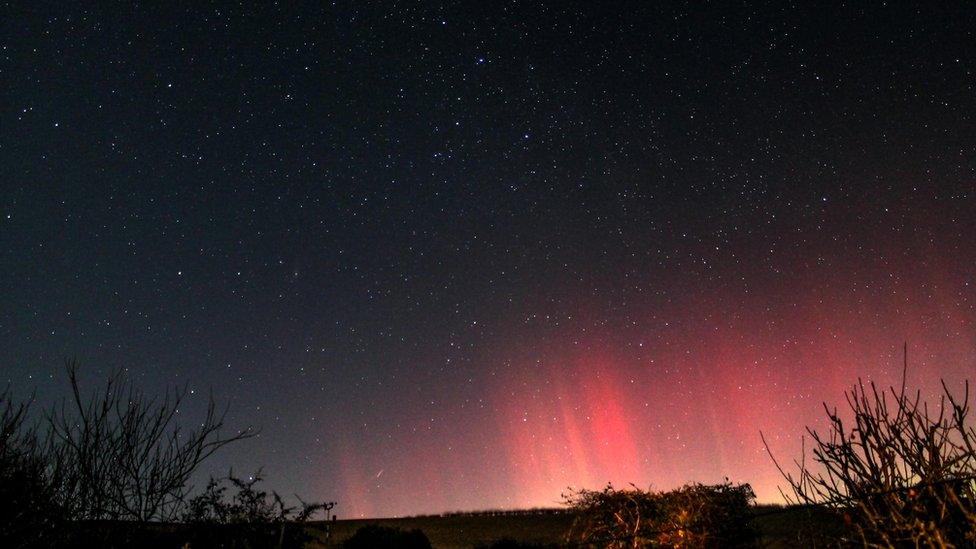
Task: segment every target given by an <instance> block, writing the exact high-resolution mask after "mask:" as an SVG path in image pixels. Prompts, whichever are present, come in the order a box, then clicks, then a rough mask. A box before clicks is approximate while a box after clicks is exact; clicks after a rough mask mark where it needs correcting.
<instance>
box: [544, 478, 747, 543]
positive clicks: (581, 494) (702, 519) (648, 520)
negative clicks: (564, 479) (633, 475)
mask: <svg viewBox="0 0 976 549" xmlns="http://www.w3.org/2000/svg"><path fill="white" fill-rule="evenodd" d="M563 497H564V499H565V502H566V504H567V505H569V506H570V507H571V508H572V509H573V510H574V511H576V513H577V518H576V520H575V521H574V522H573V526H572V528H571V530H570V532H569V534H568V535H567V541H568V542H570V543H575V544H584V545H590V546H594V547H612V548H623V547H750V546H754V545H755V544H756V543H757V533H756V531H755V530H754V529H753V528H752V526H751V519H752V503H753V502H754V501H755V498H756V496H755V494H754V493H753V491H752V488H751V487H750V486H749V485H748V484H739V485H733V484H732V483H730V482H726V483H724V484H717V485H711V486H709V485H702V484H689V485H686V486H684V487H682V488H679V489H677V490H672V491H670V492H652V491H644V490H641V489H639V488H637V487H635V486H632V487H631V489H626V490H617V489H615V488H614V487H613V486H612V485H610V484H608V485H607V486H606V488H604V489H603V490H602V491H593V490H579V491H576V492H571V493H570V494H568V495H564V496H563Z"/></svg>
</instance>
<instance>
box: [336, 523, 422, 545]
mask: <svg viewBox="0 0 976 549" xmlns="http://www.w3.org/2000/svg"><path fill="white" fill-rule="evenodd" d="M342 547H343V548H345V549H430V540H429V539H427V535H426V534H424V533H423V532H421V531H420V530H401V529H399V528H390V527H388V526H378V525H375V524H368V525H366V526H363V527H362V528H360V529H359V530H356V533H355V534H353V535H352V537H351V538H349V539H347V540H346V541H345V542H343V544H342Z"/></svg>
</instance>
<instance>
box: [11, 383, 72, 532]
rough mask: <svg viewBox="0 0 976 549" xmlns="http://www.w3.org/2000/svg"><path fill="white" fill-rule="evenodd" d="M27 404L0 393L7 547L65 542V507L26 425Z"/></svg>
mask: <svg viewBox="0 0 976 549" xmlns="http://www.w3.org/2000/svg"><path fill="white" fill-rule="evenodd" d="M28 407H29V406H28V404H26V403H22V404H17V405H15V404H14V403H13V402H12V401H11V399H10V393H9V390H8V391H4V392H3V393H2V394H0V539H2V540H4V544H5V545H6V546H8V547H43V546H47V547H53V546H57V545H59V544H60V543H62V542H63V539H62V538H63V535H64V531H63V519H64V518H65V516H64V512H63V509H62V508H61V506H60V505H59V502H58V498H57V497H56V494H55V492H54V488H53V486H52V484H51V482H50V481H49V477H48V474H47V467H46V465H47V464H46V463H45V460H44V459H43V457H42V455H41V448H40V447H39V441H38V438H37V434H36V432H35V431H34V430H33V429H31V428H29V427H28V426H27V425H26V424H25V419H26V415H27V411H28Z"/></svg>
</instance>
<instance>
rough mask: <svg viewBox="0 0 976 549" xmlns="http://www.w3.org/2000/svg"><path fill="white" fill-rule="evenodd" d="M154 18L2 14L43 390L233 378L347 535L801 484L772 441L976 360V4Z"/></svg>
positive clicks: (0, 308)
mask: <svg viewBox="0 0 976 549" xmlns="http://www.w3.org/2000/svg"><path fill="white" fill-rule="evenodd" d="M154 4H156V3H152V2H148V3H139V4H129V3H124V4H114V3H107V2H104V3H69V4H65V5H57V6H56V5H54V4H47V3H37V4H36V5H35V3H28V2H13V3H6V4H4V5H3V6H2V15H0V166H2V169H0V267H2V268H0V348H2V349H3V355H2V356H3V360H2V363H0V380H2V381H3V382H5V383H9V385H10V386H11V388H12V390H13V391H14V393H15V394H17V395H24V396H26V395H29V394H30V393H31V392H32V391H36V395H37V400H38V401H39V404H42V405H45V403H49V402H52V401H54V400H56V399H58V398H60V397H62V396H64V395H65V393H66V390H65V389H66V388H65V378H64V375H63V361H64V359H65V358H66V357H76V358H77V359H78V360H79V361H80V362H81V363H82V365H83V368H84V370H83V372H82V379H83V381H84V382H89V383H92V384H94V383H97V382H98V380H100V379H103V378H104V376H105V375H107V374H108V372H110V371H112V370H115V369H119V368H121V369H124V370H125V371H126V372H127V373H128V375H129V376H130V377H131V378H132V379H133V380H134V381H135V382H136V383H137V384H138V385H139V386H140V387H142V388H144V389H146V390H148V391H150V392H159V391H163V390H164V388H165V387H167V386H173V385H183V384H186V385H187V387H188V388H189V390H190V391H191V392H190V394H188V396H187V402H186V403H185V406H184V409H182V410H181V416H182V417H186V418H187V421H190V420H191V418H193V417H198V416H195V415H194V414H197V413H198V412H199V411H200V409H201V407H202V406H203V404H204V402H205V401H206V394H207V392H208V390H210V389H212V390H213V392H214V394H215V395H216V398H217V399H218V400H219V401H220V402H222V403H227V404H229V405H230V412H229V414H228V416H227V424H228V426H229V427H231V428H242V427H245V426H248V425H253V426H254V427H257V428H260V429H261V435H260V436H259V437H258V438H255V439H252V440H249V441H246V442H243V443H241V444H239V445H237V446H234V447H230V448H228V449H226V451H224V452H223V453H221V454H218V455H217V456H216V457H215V458H214V459H213V460H212V461H210V462H208V463H207V465H206V467H205V468H204V469H205V471H202V473H205V474H209V473H211V472H212V473H214V474H223V473H226V471H227V470H228V468H230V467H233V468H234V470H235V471H245V472H246V471H252V470H254V469H256V468H258V467H261V466H263V467H264V471H265V474H266V478H267V484H268V487H270V488H275V489H277V490H279V491H281V492H283V493H285V494H291V493H298V494H299V495H301V496H303V497H304V498H305V499H313V500H314V499H319V500H336V501H338V502H339V505H338V506H337V508H336V512H337V513H338V515H339V516H340V518H341V517H350V516H391V515H407V514H416V513H431V512H440V511H450V510H472V509H484V508H499V507H504V508H512V507H532V506H553V505H555V504H557V502H558V501H559V499H560V493H562V492H564V491H565V489H566V488H567V487H569V486H574V487H588V488H600V487H602V486H603V485H604V484H605V483H606V482H607V481H613V482H614V483H616V484H618V485H626V484H627V483H630V482H633V483H635V484H637V485H639V486H643V487H647V486H653V487H654V488H657V489H667V488H672V487H675V486H678V485H681V484H683V483H685V482H690V481H700V482H718V481H720V480H721V479H722V478H723V477H726V476H727V477H729V478H731V479H732V480H733V481H736V482H750V483H752V484H753V486H754V487H755V489H756V492H757V494H758V495H759V499H760V500H762V501H775V500H776V499H777V497H778V495H777V491H776V485H777V482H778V476H777V473H776V471H775V469H774V468H773V467H772V465H771V462H770V461H769V459H768V457H767V456H766V454H765V451H764V449H763V446H762V443H761V441H760V438H759V433H760V431H762V432H764V433H765V434H766V436H767V438H768V439H769V440H770V443H771V446H772V448H773V450H774V451H775V452H777V453H778V454H779V455H778V457H780V458H781V459H788V458H789V457H791V456H794V455H796V454H797V453H798V451H799V448H800V434H801V433H802V429H803V427H804V426H805V425H811V426H818V425H822V424H823V422H822V420H821V416H822V415H823V409H822V408H821V406H820V403H821V402H822V401H825V400H826V401H829V402H838V403H839V402H840V401H841V398H842V393H843V390H844V388H845V387H846V386H847V384H849V383H851V382H853V381H854V380H855V379H856V378H857V377H858V376H860V377H864V378H865V379H870V380H874V381H877V382H879V383H882V384H887V383H891V382H895V381H897V380H898V379H899V376H900V374H901V361H902V345H903V344H904V343H905V342H907V343H908V348H909V351H908V355H909V357H908V358H909V363H910V368H909V374H908V377H909V382H910V383H911V384H912V385H914V386H918V387H920V388H922V390H923V391H924V392H925V393H926V394H927V395H933V394H935V391H936V389H937V388H938V380H939V378H940V377H944V378H946V380H947V381H948V382H949V383H950V385H952V386H958V385H957V384H958V383H960V382H961V380H963V379H964V378H967V377H973V374H974V373H976V330H974V328H976V308H974V304H976V266H974V265H976V240H974V235H976V214H974V211H976V120H974V113H976V85H974V84H976V56H974V54H976V47H974V45H973V44H976V36H974V30H973V29H976V15H974V10H972V9H971V8H968V9H967V8H965V7H963V5H962V4H960V5H958V6H953V5H951V4H945V5H942V4H940V5H939V6H930V5H924V6H923V7H914V8H903V7H894V6H890V5H886V4H883V3H876V2H856V3H854V6H850V5H848V6H840V5H839V6H834V7H831V8H829V9H827V8H820V9H818V8H803V7H784V5H782V4H780V3H777V2H771V3H751V2H735V3H732V2H729V3H717V4H714V5H712V4H710V5H707V6H687V5H681V4H670V3H657V2H648V3H633V4H631V3H627V2H623V3H614V6H615V7H614V8H613V9H610V8H608V7H602V8H601V7H599V6H595V5H593V4H599V3H572V2H551V3H546V4H541V3H532V2H527V3H522V2H518V3H516V2H460V3H443V4H442V3H435V2H429V3H421V4H415V3H397V4H395V5H394V4H393V3H372V2H350V3H344V2H342V3H310V4H299V3H294V4H292V3H285V5H277V4H275V5H261V6H258V5H250V3H244V4H243V5H241V4H210V3H203V2H186V3H172V4H171V3H158V4H160V5H154ZM163 4H165V5H163ZM954 384H956V385H954Z"/></svg>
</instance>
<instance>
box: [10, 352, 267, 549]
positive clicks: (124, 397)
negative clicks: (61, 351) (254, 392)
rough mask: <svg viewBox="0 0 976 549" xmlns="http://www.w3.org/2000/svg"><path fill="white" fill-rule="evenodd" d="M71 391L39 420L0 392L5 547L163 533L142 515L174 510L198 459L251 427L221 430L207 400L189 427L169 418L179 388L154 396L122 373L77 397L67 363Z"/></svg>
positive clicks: (73, 367) (164, 516)
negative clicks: (31, 422) (230, 431)
mask: <svg viewBox="0 0 976 549" xmlns="http://www.w3.org/2000/svg"><path fill="white" fill-rule="evenodd" d="M66 366H67V367H66V370H67V374H68V380H69V383H70V388H71V396H70V397H69V398H68V399H66V400H64V401H62V402H61V403H60V404H59V405H56V406H54V407H52V408H51V409H50V410H49V411H48V413H47V414H46V415H45V416H44V418H43V420H42V421H41V422H40V424H39V426H38V427H34V426H29V425H27V423H26V417H27V412H28V409H29V404H30V403H29V402H28V403H22V404H15V403H13V402H12V401H11V399H10V393H9V391H4V392H3V393H2V394H0V539H2V540H3V546H4V547H11V546H12V547H32V546H37V547H56V546H59V545H66V546H71V547H77V546H101V547H113V546H131V545H135V544H138V545H140V546H145V545H146V544H147V543H152V542H154V540H157V539H162V538H163V537H165V536H166V535H168V533H167V532H166V531H165V529H161V528H159V525H158V524H153V525H150V523H151V522H153V523H158V522H160V521H167V520H173V519H175V518H177V517H178V516H179V513H180V512H181V511H182V509H183V507H184V505H185V503H186V497H187V495H188V492H189V490H190V486H189V479H190V476H191V475H192V474H193V472H194V471H195V470H196V469H197V468H198V467H199V466H200V464H201V463H202V462H203V461H205V460H206V459H207V458H209V457H210V456H211V455H212V454H213V453H214V452H216V451H218V450H220V449H221V448H223V447H224V446H226V445H227V444H231V443H233V442H237V441H239V440H243V439H246V438H249V437H251V436H253V435H254V434H255V433H254V432H252V431H250V430H245V431H239V432H237V433H236V434H231V435H230V436H222V435H221V434H220V430H221V428H222V426H223V417H224V416H223V414H221V413H218V412H217V409H216V405H215V403H214V400H213V398H212V397H211V398H210V400H209V402H208V406H207V411H206V415H205V417H204V418H203V420H202V421H200V422H199V423H197V424H196V427H195V428H194V429H183V428H181V426H180V425H179V424H178V423H177V422H176V414H177V411H178V410H179V408H180V405H181V403H182V402H183V398H184V396H185V395H186V390H185V389H183V390H175V391H167V392H166V393H165V394H164V395H163V397H162V398H154V397H151V396H149V395H147V394H145V393H143V392H141V391H139V390H138V389H136V388H135V387H134V386H133V385H132V384H131V383H130V382H129V381H127V380H126V379H125V378H124V377H123V375H122V374H121V373H116V374H114V375H112V376H110V377H109V379H108V381H107V382H106V384H105V385H104V386H103V387H102V388H101V390H100V391H98V392H94V393H91V394H90V395H87V396H85V395H83V392H82V390H81V387H80V383H79V381H78V365H77V364H76V363H74V362H71V361H69V362H67V364H66Z"/></svg>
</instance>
